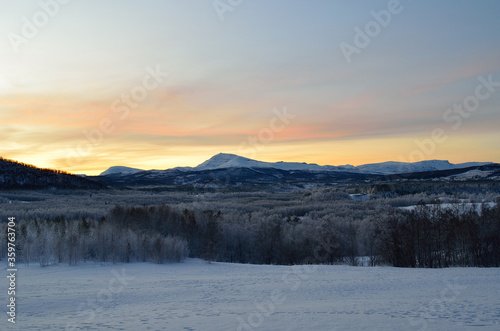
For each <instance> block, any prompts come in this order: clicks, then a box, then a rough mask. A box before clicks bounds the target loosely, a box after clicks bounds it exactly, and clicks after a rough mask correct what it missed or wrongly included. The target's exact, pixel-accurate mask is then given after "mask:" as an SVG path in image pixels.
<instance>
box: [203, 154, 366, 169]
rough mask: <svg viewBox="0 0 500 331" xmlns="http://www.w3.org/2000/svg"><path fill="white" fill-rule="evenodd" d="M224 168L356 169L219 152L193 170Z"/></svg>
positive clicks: (347, 166) (349, 166) (348, 166)
mask: <svg viewBox="0 0 500 331" xmlns="http://www.w3.org/2000/svg"><path fill="white" fill-rule="evenodd" d="M224 168H274V169H279V170H304V171H334V170H339V171H354V172H356V169H355V168H354V167H353V166H351V165H346V166H339V167H335V166H320V165H317V164H315V163H298V162H282V161H281V162H275V163H271V162H262V161H256V160H252V159H249V158H246V157H242V156H238V155H235V154H225V153H220V154H217V155H215V156H213V157H212V158H210V159H209V160H207V161H205V162H203V163H202V164H200V165H199V166H197V167H196V168H194V169H195V170H214V169H224Z"/></svg>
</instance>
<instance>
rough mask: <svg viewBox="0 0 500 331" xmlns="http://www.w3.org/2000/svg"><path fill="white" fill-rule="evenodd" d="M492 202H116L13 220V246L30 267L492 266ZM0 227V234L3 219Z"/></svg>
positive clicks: (497, 235)
mask: <svg viewBox="0 0 500 331" xmlns="http://www.w3.org/2000/svg"><path fill="white" fill-rule="evenodd" d="M499 205H500V204H498V203H497V204H496V205H495V206H488V205H483V206H481V207H480V208H468V207H465V206H462V207H460V205H457V207H456V208H444V207H441V206H439V205H432V206H430V205H426V204H425V203H423V202H422V203H420V204H419V205H418V206H417V207H416V208H414V209H413V210H409V211H407V210H401V209H397V208H376V209H375V210H372V211H371V212H370V213H367V214H366V215H365V216H364V217H354V216H353V215H356V214H355V213H351V212H349V209H342V208H339V209H338V210H337V212H336V213H329V214H318V215H315V214H314V213H311V214H310V215H305V216H296V215H286V216H285V215H282V214H278V213H276V214H272V213H269V214H267V215H263V214H259V213H252V212H248V213H247V212H240V213H235V212H226V213H223V212H222V211H220V210H217V211H214V210H207V209H204V210H198V209H188V208H181V207H180V206H169V205H152V206H121V205H117V206H115V207H114V208H112V209H111V210H110V211H109V213H108V214H107V215H106V216H104V217H102V218H101V219H99V220H88V219H85V218H83V219H80V220H66V219H65V218H64V217H62V216H60V217H55V218H52V219H50V218H48V219H45V220H30V221H20V222H19V223H18V246H19V251H20V255H21V257H22V259H23V260H24V262H26V263H30V262H33V261H37V262H38V263H40V265H49V264H52V263H61V262H66V263H69V264H77V263H79V262H81V261H98V262H113V263H117V262H135V261H151V262H155V263H165V262H168V261H177V262H179V261H182V259H184V258H185V257H187V256H189V257H197V258H203V259H205V260H207V261H222V262H238V263H256V264H282V265H292V264H310V263H321V264H337V263H348V264H351V265H359V264H360V263H361V262H362V261H361V259H360V257H361V256H365V257H367V259H365V260H366V261H368V263H369V264H370V265H393V266H396V267H425V268H438V267H451V266H479V267H498V266H500V206H499ZM353 206H356V205H353ZM357 206H366V205H364V204H361V203H359V204H357ZM1 226H3V227H4V229H2V231H3V232H4V233H5V224H1ZM2 240H4V241H5V240H6V236H3V238H2ZM4 247H6V244H3V243H2V251H0V253H1V256H2V257H5V254H6V252H5V250H4Z"/></svg>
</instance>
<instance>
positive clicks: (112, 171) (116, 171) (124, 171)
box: [99, 166, 144, 176]
mask: <svg viewBox="0 0 500 331" xmlns="http://www.w3.org/2000/svg"><path fill="white" fill-rule="evenodd" d="M141 171H144V170H142V169H136V168H130V167H122V166H115V167H110V168H108V169H107V170H105V171H103V172H102V173H101V174H100V175H99V176H106V175H132V174H135V173H138V172H141Z"/></svg>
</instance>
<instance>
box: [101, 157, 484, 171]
mask: <svg viewBox="0 0 500 331" xmlns="http://www.w3.org/2000/svg"><path fill="white" fill-rule="evenodd" d="M487 164H491V162H468V163H460V164H453V163H450V162H448V161H442V160H430V161H421V162H415V163H406V162H392V161H391V162H383V163H372V164H364V165H360V166H357V167H355V166H352V165H343V166H331V165H325V166H320V165H317V164H315V163H297V162H275V163H270V162H262V161H257V160H252V159H249V158H246V157H242V156H238V155H235V154H225V153H220V154H217V155H215V156H213V157H211V158H210V159H208V160H207V161H205V162H203V163H202V164H200V165H198V166H197V167H179V168H173V169H170V170H181V171H203V170H216V169H227V168H267V169H270V168H272V169H278V170H286V171H290V170H302V171H340V172H352V173H359V174H378V175H392V174H403V173H413V172H424V171H438V170H452V169H463V168H469V167H477V166H482V165H487ZM141 171H144V170H141V169H135V168H128V167H121V166H117V167H111V168H109V169H107V170H106V171H104V172H103V173H101V174H100V176H106V175H117V174H120V175H128V174H134V173H138V172H141Z"/></svg>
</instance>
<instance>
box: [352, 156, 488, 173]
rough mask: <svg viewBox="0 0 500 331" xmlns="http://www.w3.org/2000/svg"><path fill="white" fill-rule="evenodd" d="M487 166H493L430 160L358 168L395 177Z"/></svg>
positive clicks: (478, 163) (482, 163)
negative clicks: (397, 175) (395, 175)
mask: <svg viewBox="0 0 500 331" xmlns="http://www.w3.org/2000/svg"><path fill="white" fill-rule="evenodd" d="M487 164H491V162H468V163H460V164H453V163H450V162H449V161H442V160H429V161H420V162H415V163H408V162H392V161H391V162H383V163H373V164H364V165H360V166H357V167H356V168H357V169H358V170H359V171H361V172H363V173H371V174H382V175H393V174H405V173H414V172H425V171H439V170H452V169H463V168H469V167H477V166H482V165H487Z"/></svg>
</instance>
